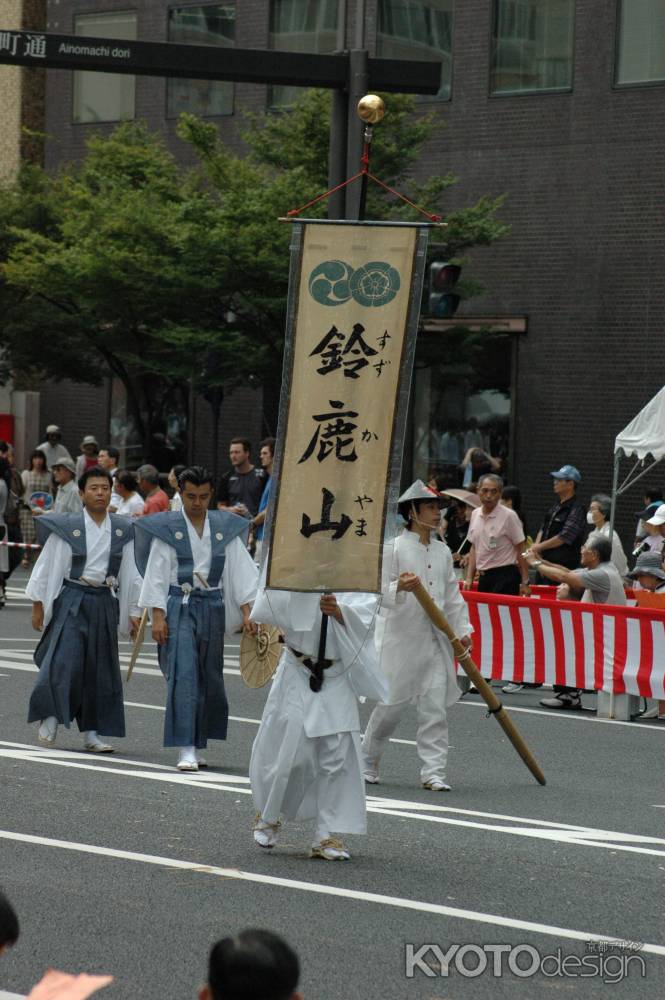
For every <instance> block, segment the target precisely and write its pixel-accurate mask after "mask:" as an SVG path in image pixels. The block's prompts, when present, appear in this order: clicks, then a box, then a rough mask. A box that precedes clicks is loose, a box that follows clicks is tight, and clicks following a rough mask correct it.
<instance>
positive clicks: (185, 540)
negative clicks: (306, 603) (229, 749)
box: [135, 466, 258, 771]
mask: <svg viewBox="0 0 665 1000" xmlns="http://www.w3.org/2000/svg"><path fill="white" fill-rule="evenodd" d="M178 483H179V492H180V496H181V498H182V511H168V512H165V513H161V514H153V515H150V516H149V517H144V518H141V519H140V520H138V521H137V522H136V525H135V530H136V561H137V566H138V568H139V572H140V573H141V576H142V577H143V586H142V588H141V595H140V598H139V604H140V606H141V607H142V608H148V609H149V610H150V613H151V617H152V636H153V639H154V640H155V641H156V642H157V643H158V656H159V664H160V667H161V669H162V673H163V674H164V676H165V678H166V683H167V697H166V717H165V720H164V746H167V747H178V748H179V750H180V753H179V759H178V765H177V766H178V768H179V770H181V771H197V770H198V768H199V766H205V761H204V760H203V759H202V757H201V755H200V754H199V753H198V751H199V750H202V749H203V748H204V747H206V746H207V744H208V740H209V739H217V740H224V739H226V730H227V725H228V717H229V706H228V701H227V699H226V692H225V689H224V672H223V671H224V632H225V631H228V632H234V631H236V630H237V629H238V628H239V627H240V626H241V625H242V626H243V628H245V629H246V630H248V631H255V629H256V626H254V625H253V624H252V623H251V622H250V621H249V615H250V611H251V602H252V601H253V600H254V597H255V594H256V585H257V577H258V572H257V569H256V566H255V565H254V562H253V561H252V559H251V557H250V555H249V553H248V552H247V548H246V537H247V529H248V527H249V525H248V522H247V520H246V519H245V518H242V517H238V516H237V515H235V514H230V513H228V512H227V511H221V510H208V506H209V504H210V501H211V500H212V495H213V485H212V477H211V476H210V474H209V473H208V472H207V471H206V470H205V469H203V468H201V467H200V466H193V467H192V468H190V469H185V471H184V472H183V473H182V474H181V475H180V477H179V479H178Z"/></svg>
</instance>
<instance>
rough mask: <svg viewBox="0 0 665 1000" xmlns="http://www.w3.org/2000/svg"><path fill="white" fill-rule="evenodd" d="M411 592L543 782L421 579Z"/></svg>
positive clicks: (534, 764) (526, 750)
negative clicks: (447, 641)
mask: <svg viewBox="0 0 665 1000" xmlns="http://www.w3.org/2000/svg"><path fill="white" fill-rule="evenodd" d="M413 594H414V595H415V596H416V597H417V598H418V600H419V601H420V603H421V604H422V606H423V608H424V609H425V611H426V612H427V614H428V616H429V617H430V619H431V620H432V622H433V623H434V625H436V627H437V628H438V629H440V630H441V632H443V633H444V634H445V635H446V637H447V638H448V640H449V642H450V644H451V646H452V647H453V652H454V654H455V658H456V659H457V661H458V662H459V665H460V666H461V667H462V670H464V672H465V673H466V674H467V675H468V677H469V678H470V679H471V681H472V683H473V684H474V685H475V687H476V688H477V690H478V693H479V694H480V695H481V696H482V698H483V699H484V701H485V702H486V704H487V707H488V709H489V710H490V713H491V714H492V715H493V716H494V718H495V719H496V721H497V722H498V723H499V725H500V726H501V728H502V729H503V731H504V733H505V734H506V736H507V737H508V739H509V740H510V742H511V743H512V745H513V746H514V747H515V749H516V750H517V752H518V754H519V755H520V757H521V758H522V760H523V761H524V763H525V764H526V766H527V767H528V768H529V770H530V771H531V773H532V775H533V776H534V778H535V779H536V781H537V782H538V783H539V784H541V785H544V784H545V775H544V774H543V772H542V771H541V769H540V767H539V766H538V762H537V761H536V759H535V757H534V756H533V754H532V753H531V751H530V750H529V748H528V746H527V745H526V743H525V742H524V740H523V739H522V737H521V735H520V733H519V732H518V730H517V728H516V727H515V724H514V723H513V720H512V719H511V718H510V716H509V715H508V713H507V712H506V710H505V708H504V707H503V705H502V704H501V702H500V701H499V699H498V698H497V696H496V695H495V694H494V691H493V690H492V688H491V687H490V686H489V684H488V683H487V681H486V680H485V678H484V677H483V675H482V674H481V673H480V671H479V670H478V667H477V666H476V664H475V663H474V662H473V660H472V659H471V654H470V653H469V651H468V650H467V649H465V648H464V646H463V645H462V643H461V642H460V640H459V639H458V638H457V636H456V635H455V633H454V632H453V630H452V629H451V627H450V625H449V624H448V621H447V619H446V617H445V615H444V614H443V612H442V611H441V610H440V609H439V608H438V607H437V606H436V604H435V603H434V601H433V600H432V598H431V597H430V596H429V594H428V593H427V590H426V589H425V587H424V586H423V584H422V583H419V584H418V585H417V586H416V587H415V589H414V590H413Z"/></svg>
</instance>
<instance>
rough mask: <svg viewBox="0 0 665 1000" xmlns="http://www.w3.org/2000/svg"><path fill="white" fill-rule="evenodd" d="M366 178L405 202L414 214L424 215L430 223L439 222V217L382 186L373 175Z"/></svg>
mask: <svg viewBox="0 0 665 1000" xmlns="http://www.w3.org/2000/svg"><path fill="white" fill-rule="evenodd" d="M368 176H369V177H370V178H371V179H372V180H373V181H374V183H375V184H378V185H379V187H382V188H383V189H384V190H385V191H389V192H390V193H391V194H394V195H395V196H396V197H397V198H401V200H402V201H404V202H406V204H407V205H410V206H411V208H415V210H416V212H420V214H421V215H424V216H425V217H426V218H427V219H429V220H430V222H441V216H440V215H432V214H431V213H430V212H426V211H425V209H424V208H421V207H420V206H419V205H416V203H415V202H414V201H411V199H410V198H407V197H406V195H404V194H400V192H399V191H396V190H395V188H391V187H390V185H389V184H384V183H383V181H380V180H379V178H378V177H375V176H374V174H368Z"/></svg>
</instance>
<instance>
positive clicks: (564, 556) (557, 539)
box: [531, 465, 587, 583]
mask: <svg viewBox="0 0 665 1000" xmlns="http://www.w3.org/2000/svg"><path fill="white" fill-rule="evenodd" d="M550 475H551V476H552V478H553V480H554V492H555V494H556V498H557V502H556V503H555V504H554V506H553V507H550V509H549V510H548V512H547V514H546V515H545V518H544V520H543V523H542V524H541V526H540V530H539V532H538V534H537V535H536V541H535V542H534V544H533V545H532V546H531V551H532V552H533V554H534V555H535V556H540V557H542V558H544V559H547V561H548V562H551V563H555V564H556V565H557V566H565V568H566V569H577V567H578V566H579V564H580V551H581V549H582V543H583V542H584V539H585V538H586V535H587V522H586V509H585V507H584V506H583V504H581V503H580V502H579V500H578V499H577V486H578V484H579V483H581V482H582V477H581V475H580V474H579V472H578V470H577V469H576V468H575V466H574V465H562V466H561V468H560V469H557V470H556V472H550ZM539 582H540V583H549V580H545V579H541V580H539Z"/></svg>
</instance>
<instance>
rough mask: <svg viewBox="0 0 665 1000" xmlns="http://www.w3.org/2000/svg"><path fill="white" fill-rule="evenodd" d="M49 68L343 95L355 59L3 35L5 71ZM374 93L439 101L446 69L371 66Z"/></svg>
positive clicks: (396, 62)
mask: <svg viewBox="0 0 665 1000" xmlns="http://www.w3.org/2000/svg"><path fill="white" fill-rule="evenodd" d="M3 63H4V64H9V65H15V66H31V67H43V68H46V69H70V70H71V69H73V70H76V69H78V70H92V71H99V72H103V73H131V74H133V75H136V76H170V77H185V78H187V79H192V80H195V79H199V80H232V81H243V82H246V83H266V84H268V83H270V84H273V85H281V86H294V87H324V88H327V89H343V88H345V87H346V86H347V83H348V81H349V54H348V53H342V54H337V55H320V54H318V53H314V52H282V51H279V50H276V49H237V48H226V47H224V48H221V47H218V46H215V45H180V44H178V43H176V42H136V41H128V40H126V39H112V38H86V37H84V36H82V35H54V34H50V33H49V32H37V31H7V30H3V29H2V28H0V64H3ZM367 65H368V72H369V87H368V89H369V90H373V91H376V90H383V91H389V92H392V93H400V94H436V93H437V91H438V89H439V86H440V82H441V64H440V63H438V62H420V61H412V60H403V59H371V58H370V59H368V61H367Z"/></svg>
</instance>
